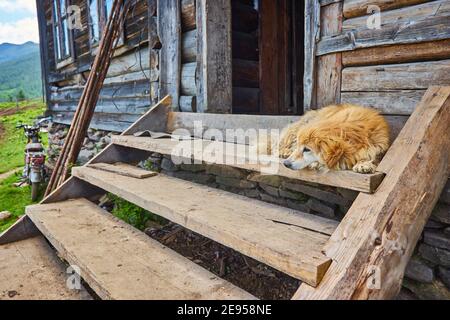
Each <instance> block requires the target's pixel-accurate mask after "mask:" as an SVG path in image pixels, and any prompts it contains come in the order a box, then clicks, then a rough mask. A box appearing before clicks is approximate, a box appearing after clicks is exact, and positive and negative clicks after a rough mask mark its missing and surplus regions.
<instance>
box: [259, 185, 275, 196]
mask: <svg viewBox="0 0 450 320" xmlns="http://www.w3.org/2000/svg"><path fill="white" fill-rule="evenodd" d="M259 186H260V188H261V189H263V190H264V191H265V192H266V193H268V194H269V195H271V196H273V197H279V196H280V192H279V190H278V188H275V187H271V186H269V185H266V184H264V183H260V184H259Z"/></svg>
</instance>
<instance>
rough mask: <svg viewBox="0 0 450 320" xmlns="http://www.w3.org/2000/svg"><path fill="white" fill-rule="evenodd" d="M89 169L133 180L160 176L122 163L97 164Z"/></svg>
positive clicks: (91, 165)
mask: <svg viewBox="0 0 450 320" xmlns="http://www.w3.org/2000/svg"><path fill="white" fill-rule="evenodd" d="M88 167H91V168H94V169H98V170H103V171H107V172H112V173H117V174H119V175H121V176H126V177H131V178H136V179H145V178H150V177H154V176H156V175H158V173H157V172H153V171H147V170H143V169H140V168H137V167H135V166H132V165H129V164H126V163H122V162H116V163H113V164H108V163H95V164H90V165H88Z"/></svg>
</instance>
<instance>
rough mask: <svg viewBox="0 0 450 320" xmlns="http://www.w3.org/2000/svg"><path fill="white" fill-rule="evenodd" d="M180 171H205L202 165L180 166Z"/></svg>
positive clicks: (204, 166)
mask: <svg viewBox="0 0 450 320" xmlns="http://www.w3.org/2000/svg"><path fill="white" fill-rule="evenodd" d="M180 169H181V170H184V171H189V172H194V173H197V172H203V171H205V170H206V165H204V164H181V165H180Z"/></svg>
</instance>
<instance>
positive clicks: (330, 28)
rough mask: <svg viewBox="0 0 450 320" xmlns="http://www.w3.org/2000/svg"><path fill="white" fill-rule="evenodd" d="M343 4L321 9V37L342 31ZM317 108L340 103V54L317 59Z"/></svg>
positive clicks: (334, 4)
mask: <svg viewBox="0 0 450 320" xmlns="http://www.w3.org/2000/svg"><path fill="white" fill-rule="evenodd" d="M342 8H343V2H342V1H341V2H336V3H331V4H329V5H327V6H323V7H322V8H321V17H320V19H321V24H320V31H321V37H325V36H334V35H337V34H340V33H341V31H342V19H343V14H342ZM317 60H318V62H317V108H321V107H325V106H327V105H330V104H334V103H340V102H341V81H342V53H332V54H328V55H325V56H321V57H318V58H317Z"/></svg>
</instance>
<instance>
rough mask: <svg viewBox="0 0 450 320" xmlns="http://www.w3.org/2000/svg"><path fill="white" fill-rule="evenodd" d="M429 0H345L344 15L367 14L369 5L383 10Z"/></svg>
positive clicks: (347, 16) (348, 16) (351, 16)
mask: <svg viewBox="0 0 450 320" xmlns="http://www.w3.org/2000/svg"><path fill="white" fill-rule="evenodd" d="M427 1H429V0H395V1H392V0H372V1H367V0H345V1H344V16H345V18H347V19H349V18H353V17H358V16H364V15H367V14H368V12H367V10H368V8H369V5H375V6H378V7H379V8H380V9H381V10H382V11H387V10H392V9H396V8H401V7H407V6H412V5H414V4H418V3H424V2H427Z"/></svg>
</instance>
